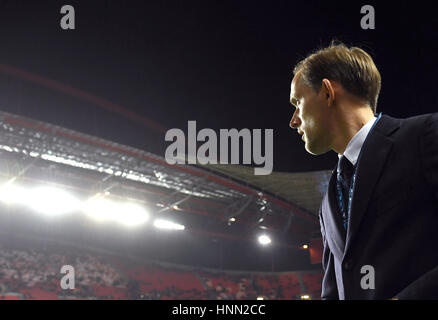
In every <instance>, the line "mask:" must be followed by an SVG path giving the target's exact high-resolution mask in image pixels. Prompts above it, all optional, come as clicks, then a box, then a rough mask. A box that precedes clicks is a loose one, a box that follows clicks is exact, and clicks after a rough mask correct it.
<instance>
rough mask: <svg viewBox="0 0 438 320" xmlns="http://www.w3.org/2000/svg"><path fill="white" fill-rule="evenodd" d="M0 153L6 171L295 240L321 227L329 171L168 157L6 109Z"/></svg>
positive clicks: (238, 235) (203, 226) (0, 121)
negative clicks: (173, 161) (260, 172)
mask: <svg viewBox="0 0 438 320" xmlns="http://www.w3.org/2000/svg"><path fill="white" fill-rule="evenodd" d="M0 154H1V159H0V160H1V161H2V165H1V175H3V176H4V177H6V179H11V178H12V179H14V181H17V182H23V183H27V184H28V185H31V184H35V181H38V182H40V183H41V182H42V183H44V184H48V183H49V184H50V183H51V184H57V185H62V186H64V187H67V188H69V189H75V190H76V191H78V192H80V193H81V194H82V196H83V197H84V198H85V197H90V196H91V197H93V196H94V195H96V194H107V193H108V194H109V192H110V196H109V197H110V198H112V197H117V198H119V199H120V198H125V199H131V200H135V201H137V202H139V203H142V204H143V205H145V206H146V207H148V208H150V210H151V211H152V212H153V213H154V215H155V216H157V217H158V216H160V217H170V218H173V219H176V220H177V222H179V223H183V224H184V225H186V226H188V229H189V230H190V231H191V232H192V233H193V234H199V235H201V236H207V237H210V238H224V239H230V240H231V241H234V240H245V241H253V240H252V239H253V237H254V234H257V232H259V231H260V229H263V230H268V231H271V232H276V233H278V234H280V235H281V237H282V239H284V240H285V243H284V245H286V246H288V247H291V248H299V247H300V243H303V241H307V240H308V239H310V238H311V236H312V234H314V233H315V232H318V231H319V223H318V218H317V217H316V216H315V215H316V213H317V209H318V206H319V202H320V200H321V195H322V190H324V188H325V185H326V183H327V177H328V173H327V172H311V173H294V174H291V173H272V174H271V175H269V176H254V175H253V174H252V172H253V171H252V169H250V168H247V167H243V166H234V165H226V166H225V165H208V166H193V165H170V164H168V163H167V162H166V161H165V159H164V158H163V157H161V156H158V155H154V154H151V153H148V152H146V151H143V150H138V149H135V148H132V147H129V146H125V145H121V144H117V143H114V142H110V141H107V140H104V139H101V138H97V137H93V136H90V135H87V134H83V133H79V132H76V131H73V130H69V129H66V128H63V127H60V126H56V125H52V124H48V123H45V122H41V121H36V120H32V119H29V118H25V117H22V116H18V115H14V114H10V113H6V112H0Z"/></svg>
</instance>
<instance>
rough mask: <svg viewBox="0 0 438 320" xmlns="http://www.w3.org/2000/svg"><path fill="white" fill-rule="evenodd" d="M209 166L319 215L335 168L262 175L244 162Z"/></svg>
mask: <svg viewBox="0 0 438 320" xmlns="http://www.w3.org/2000/svg"><path fill="white" fill-rule="evenodd" d="M206 167H207V168H208V169H210V170H213V171H216V172H219V173H221V174H223V175H225V176H227V177H229V178H231V179H235V180H238V181H241V182H243V183H245V184H247V185H249V186H253V187H255V188H258V189H260V190H263V191H266V192H269V193H271V194H273V195H274V196H276V197H279V198H282V199H285V200H286V201H289V202H291V203H294V204H296V205H297V206H298V207H300V208H303V209H304V210H306V211H308V212H310V213H312V214H314V215H316V216H317V215H318V210H319V206H320V204H321V201H322V197H323V194H324V192H325V190H326V188H327V184H328V181H329V179H330V176H331V174H332V171H330V170H324V171H313V172H300V173H289V172H272V173H271V174H270V175H265V176H263V175H254V173H253V171H254V170H253V169H252V168H250V167H246V166H241V165H232V164H227V165H221V164H215V165H206Z"/></svg>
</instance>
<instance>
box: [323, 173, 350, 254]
mask: <svg viewBox="0 0 438 320" xmlns="http://www.w3.org/2000/svg"><path fill="white" fill-rule="evenodd" d="M335 183H336V170H334V171H333V173H332V176H331V178H330V181H329V185H328V190H327V192H326V193H325V195H324V198H323V200H322V208H321V209H322V217H323V219H324V225H325V227H326V229H327V230H330V235H329V236H328V237H327V241H328V244H329V247H330V250H331V251H332V253H333V254H334V255H335V256H336V257H337V258H338V259H339V260H341V259H342V256H343V255H344V249H345V237H346V232H345V229H344V226H343V224H342V219H341V213H340V212H339V210H338V207H337V205H336V195H335Z"/></svg>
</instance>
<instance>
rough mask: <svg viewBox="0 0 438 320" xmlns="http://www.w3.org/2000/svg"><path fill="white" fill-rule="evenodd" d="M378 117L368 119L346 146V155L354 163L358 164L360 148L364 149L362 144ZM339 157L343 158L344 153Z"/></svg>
mask: <svg viewBox="0 0 438 320" xmlns="http://www.w3.org/2000/svg"><path fill="white" fill-rule="evenodd" d="M376 119H377V118H376V117H373V118H372V119H371V120H370V121H368V122H367V123H366V124H365V125H364V126H363V127H362V128H361V129H360V130H359V131H358V132H357V133H356V134H355V135H354V137H353V138H352V139H351V140H350V142H349V143H348V145H347V148H345V151H344V154H343V155H344V156H345V157H346V158H347V159H348V160H349V161H350V162H351V163H352V164H353V166H355V165H356V162H357V158H358V157H359V153H360V150H361V149H362V145H363V143H364V142H365V139H366V137H367V135H368V133H369V132H370V130H371V128H372V126H373V124H374V122H375V121H376ZM338 157H339V158H341V157H342V154H340V153H339V154H338Z"/></svg>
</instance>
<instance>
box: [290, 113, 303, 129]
mask: <svg viewBox="0 0 438 320" xmlns="http://www.w3.org/2000/svg"><path fill="white" fill-rule="evenodd" d="M297 111H298V110H295V112H294V114H293V115H292V119H290V123H289V126H290V127H291V128H292V129H296V128H298V126H299V125H300V123H301V120H300V118H299V117H298V112H297Z"/></svg>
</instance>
